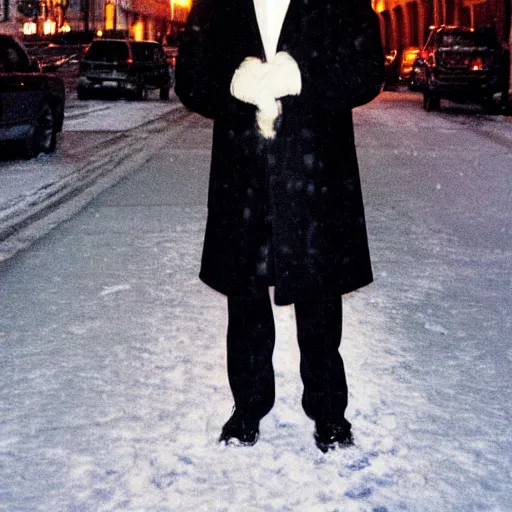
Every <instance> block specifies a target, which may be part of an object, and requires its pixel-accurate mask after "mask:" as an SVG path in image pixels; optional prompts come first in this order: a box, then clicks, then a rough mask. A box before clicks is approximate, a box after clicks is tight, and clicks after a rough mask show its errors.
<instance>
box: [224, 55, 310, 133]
mask: <svg viewBox="0 0 512 512" xmlns="http://www.w3.org/2000/svg"><path fill="white" fill-rule="evenodd" d="M301 87H302V84H301V77H300V71H299V67H298V66H297V63H296V62H295V60H294V59H293V58H292V57H291V56H290V55H289V54H288V53H286V52H279V53H277V54H276V56H275V57H274V59H272V61H271V62H262V61H261V60H260V59H258V58H256V57H247V58H246V59H244V61H243V62H242V64H240V66H239V67H238V68H237V70H236V71H235V73H234V75H233V78H232V80H231V86H230V89H231V94H232V95H233V96H234V97H235V98H237V99H239V100H241V101H244V102H245V103H250V104H252V105H256V107H258V110H257V112H256V121H257V124H258V128H259V131H260V133H261V135H263V137H265V138H273V137H274V136H275V130H274V123H275V121H276V119H277V118H278V117H279V115H280V114H281V102H280V101H277V99H278V98H282V97H283V96H288V95H292V94H293V95H296V94H299V93H300V91H301Z"/></svg>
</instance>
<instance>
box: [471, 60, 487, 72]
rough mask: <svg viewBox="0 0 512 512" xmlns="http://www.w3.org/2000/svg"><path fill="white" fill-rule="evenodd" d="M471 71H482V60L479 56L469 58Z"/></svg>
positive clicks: (483, 66)
mask: <svg viewBox="0 0 512 512" xmlns="http://www.w3.org/2000/svg"><path fill="white" fill-rule="evenodd" d="M469 67H470V69H471V71H482V70H483V69H484V68H485V65H484V61H483V60H482V58H481V57H476V58H474V59H471V64H470V65H469Z"/></svg>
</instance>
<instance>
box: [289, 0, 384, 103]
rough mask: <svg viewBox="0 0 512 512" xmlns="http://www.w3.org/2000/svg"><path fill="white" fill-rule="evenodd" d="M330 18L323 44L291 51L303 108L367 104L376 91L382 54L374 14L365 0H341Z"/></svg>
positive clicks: (379, 77) (298, 100)
mask: <svg viewBox="0 0 512 512" xmlns="http://www.w3.org/2000/svg"><path fill="white" fill-rule="evenodd" d="M338 5H339V6H340V7H339V9H340V12H339V13H338V15H337V16H332V18H331V19H333V20H336V21H333V23H331V25H332V27H331V30H330V33H329V36H328V37H326V38H325V41H326V45H325V46H321V47H320V48H319V49H318V51H315V50H316V49H315V48H308V49H307V52H304V51H302V50H301V49H300V48H299V49H297V50H296V51H295V52H293V51H292V52H291V54H292V57H294V58H295V60H296V61H297V63H298V66H299V69H300V71H301V78H302V92H301V95H300V97H297V98H294V97H288V98H286V101H287V102H301V103H302V104H301V107H302V109H303V110H306V111H308V110H318V109H320V110H321V109H322V108H326V109H329V110H350V109H352V108H355V107H357V106H359V105H363V104H365V103H368V102H369V101H371V100H372V99H374V98H375V97H376V96H377V95H378V94H379V93H380V91H381V88H382V83H383V80H384V55H383V51H382V45H381V39H380V25H379V20H378V16H377V14H376V13H375V11H374V10H373V9H372V7H371V5H370V0H345V1H344V2H340V3H339V4H338Z"/></svg>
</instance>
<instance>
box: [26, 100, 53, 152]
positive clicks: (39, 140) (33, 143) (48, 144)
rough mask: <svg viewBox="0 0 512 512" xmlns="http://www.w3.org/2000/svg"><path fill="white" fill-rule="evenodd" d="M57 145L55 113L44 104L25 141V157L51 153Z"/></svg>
mask: <svg viewBox="0 0 512 512" xmlns="http://www.w3.org/2000/svg"><path fill="white" fill-rule="evenodd" d="M56 145H57V120H56V117H55V113H54V111H53V110H52V108H51V107H50V105H48V104H47V103H45V104H44V105H43V108H42V109H41V112H40V113H39V116H38V118H37V119H36V122H35V124H34V126H33V128H32V130H31V131H30V133H29V135H28V136H27V138H26V139H25V156H26V157H27V158H33V157H36V156H37V155H38V154H39V153H41V152H43V153H52V152H53V151H55V147H56Z"/></svg>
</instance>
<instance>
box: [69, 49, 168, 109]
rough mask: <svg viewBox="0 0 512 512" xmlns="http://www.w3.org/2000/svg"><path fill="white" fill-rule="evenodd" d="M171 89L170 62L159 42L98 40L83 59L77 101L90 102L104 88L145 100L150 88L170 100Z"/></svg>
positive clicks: (163, 98) (164, 98)
mask: <svg viewBox="0 0 512 512" xmlns="http://www.w3.org/2000/svg"><path fill="white" fill-rule="evenodd" d="M171 87H172V80H171V72H170V70H169V63H168V62H167V58H166V55H165V52H164V49H163V47H162V45H161V44H160V43H157V42H155V41H131V40H128V39H95V40H94V41H93V42H92V43H91V44H90V45H89V46H88V47H87V49H86V50H85V52H84V55H83V56H82V58H81V59H80V74H79V77H78V82H77V93H78V98H79V99H82V100H86V99H89V98H90V97H91V94H92V93H94V92H95V91H98V90H101V89H110V90H114V91H117V92H119V93H120V94H122V95H124V96H128V97H131V98H136V99H144V98H145V97H146V96H147V91H148V89H160V99H162V100H166V99H169V91H170V89H171Z"/></svg>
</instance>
